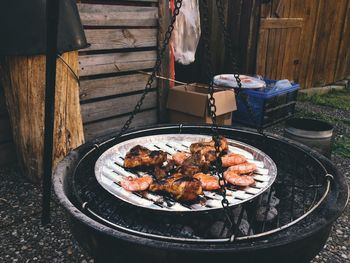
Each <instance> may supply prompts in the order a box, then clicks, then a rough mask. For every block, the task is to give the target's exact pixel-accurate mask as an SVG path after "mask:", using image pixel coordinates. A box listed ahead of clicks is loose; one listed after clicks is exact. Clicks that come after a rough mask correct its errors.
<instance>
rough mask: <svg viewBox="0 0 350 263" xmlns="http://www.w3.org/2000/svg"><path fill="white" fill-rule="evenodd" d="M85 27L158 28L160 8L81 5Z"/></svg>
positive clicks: (80, 10) (81, 14) (80, 11)
mask: <svg viewBox="0 0 350 263" xmlns="http://www.w3.org/2000/svg"><path fill="white" fill-rule="evenodd" d="M78 9H79V14H80V18H81V21H82V24H83V25H84V26H157V23H158V7H144V6H123V5H96V4H94V5H92V4H79V3H78Z"/></svg>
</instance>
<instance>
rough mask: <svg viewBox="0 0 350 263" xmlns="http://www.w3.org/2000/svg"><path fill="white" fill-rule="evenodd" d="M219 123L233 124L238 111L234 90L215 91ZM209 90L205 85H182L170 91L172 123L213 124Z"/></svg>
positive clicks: (169, 100)
mask: <svg viewBox="0 0 350 263" xmlns="http://www.w3.org/2000/svg"><path fill="white" fill-rule="evenodd" d="M214 98H215V105H216V116H217V123H218V124H220V125H231V124H232V112H233V111H235V110H236V109H237V107H236V99H235V93H234V92H233V90H227V89H218V88H216V89H215V92H214ZM208 104H209V95H208V88H207V86H206V85H203V84H196V83H194V84H191V85H180V86H175V87H173V88H170V89H169V95H168V103H167V108H168V109H169V119H170V122H172V123H212V121H211V118H210V116H209V110H208Z"/></svg>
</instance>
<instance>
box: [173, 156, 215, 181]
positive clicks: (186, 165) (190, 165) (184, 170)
mask: <svg viewBox="0 0 350 263" xmlns="http://www.w3.org/2000/svg"><path fill="white" fill-rule="evenodd" d="M209 165H210V163H209V162H208V161H206V159H205V157H204V156H203V155H202V154H200V153H195V154H192V155H191V156H190V157H188V158H187V159H186V160H185V161H184V162H183V163H182V165H181V166H180V167H179V172H180V173H181V174H183V175H185V176H193V175H194V174H196V173H200V172H203V171H207V170H208V169H209Z"/></svg>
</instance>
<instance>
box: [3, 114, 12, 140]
mask: <svg viewBox="0 0 350 263" xmlns="http://www.w3.org/2000/svg"><path fill="white" fill-rule="evenodd" d="M8 141H12V134H11V125H10V120H9V119H8V118H7V117H3V118H0V142H8Z"/></svg>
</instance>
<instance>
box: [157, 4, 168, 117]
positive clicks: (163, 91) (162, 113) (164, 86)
mask: <svg viewBox="0 0 350 263" xmlns="http://www.w3.org/2000/svg"><path fill="white" fill-rule="evenodd" d="M158 3H159V9H158V10H159V11H158V16H159V31H158V48H159V47H161V46H162V45H163V40H164V37H165V32H166V31H167V29H168V26H169V24H170V10H169V1H168V0H159V1H158ZM169 63H170V54H169V47H167V48H166V50H165V53H164V57H163V58H162V65H161V69H160V75H161V76H163V77H165V78H169V77H170V71H169ZM168 91H169V81H168V80H158V122H160V123H164V122H167V114H166V101H167V98H168Z"/></svg>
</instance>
